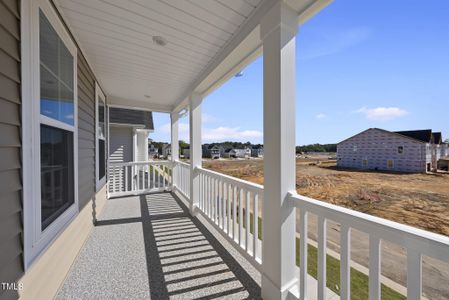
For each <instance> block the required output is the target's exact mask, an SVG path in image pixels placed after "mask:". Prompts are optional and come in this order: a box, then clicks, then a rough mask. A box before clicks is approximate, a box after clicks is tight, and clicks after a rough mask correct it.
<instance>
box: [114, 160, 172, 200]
mask: <svg viewBox="0 0 449 300" xmlns="http://www.w3.org/2000/svg"><path fill="white" fill-rule="evenodd" d="M172 180H173V174H172V163H171V162H170V161H144V162H126V163H110V164H109V166H108V182H109V196H110V197H117V196H127V195H136V194H143V193H149V192H160V191H165V190H167V189H170V188H171V186H172Z"/></svg>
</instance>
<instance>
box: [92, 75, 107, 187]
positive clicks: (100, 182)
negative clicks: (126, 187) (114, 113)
mask: <svg viewBox="0 0 449 300" xmlns="http://www.w3.org/2000/svg"><path fill="white" fill-rule="evenodd" d="M100 97H101V98H103V99H104V101H103V104H104V114H105V115H104V130H105V132H104V134H105V137H104V146H105V147H106V145H108V144H107V142H108V141H107V140H106V139H107V134H108V132H109V130H107V124H108V122H107V113H106V111H107V107H106V96H105V95H104V93H103V91H102V90H101V88H100V86H99V85H98V83H97V82H95V187H96V191H97V192H98V191H99V190H100V189H101V188H102V187H103V186H104V185H105V184H106V177H107V174H106V173H107V165H108V164H107V161H108V158H107V157H108V153H107V152H106V149H105V153H104V155H105V160H106V161H105V164H104V165H105V168H106V170H105V173H104V177H103V178H101V179H100V178H98V177H99V176H100V175H99V174H100V164H99V158H100V157H99V156H100V154H99V150H100V148H99V143H98V139H99V138H100V137H99V136H98V128H99V126H98V120H99V109H98V102H99V99H100ZM106 130H107V132H106ZM108 149H109V148H108Z"/></svg>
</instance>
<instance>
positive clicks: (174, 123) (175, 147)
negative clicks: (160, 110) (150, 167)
mask: <svg viewBox="0 0 449 300" xmlns="http://www.w3.org/2000/svg"><path fill="white" fill-rule="evenodd" d="M170 121H171V162H172V164H173V169H172V170H173V171H172V186H175V187H176V186H177V185H178V182H176V181H177V180H178V168H177V166H176V161H178V160H179V125H178V124H179V113H178V112H172V113H171V114H170Z"/></svg>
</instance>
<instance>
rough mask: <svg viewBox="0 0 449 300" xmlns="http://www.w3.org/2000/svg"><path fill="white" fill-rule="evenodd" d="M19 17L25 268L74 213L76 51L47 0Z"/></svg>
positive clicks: (32, 3) (30, 5) (29, 3)
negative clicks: (21, 37) (21, 62)
mask: <svg viewBox="0 0 449 300" xmlns="http://www.w3.org/2000/svg"><path fill="white" fill-rule="evenodd" d="M23 5H24V6H27V7H26V9H27V11H29V14H27V15H25V16H24V17H23V20H22V30H23V31H24V32H25V33H26V34H25V35H24V36H23V39H22V57H23V59H24V60H25V63H24V64H22V68H23V70H22V72H23V74H25V76H23V78H22V79H23V81H22V93H24V97H23V105H22V112H23V114H24V117H23V124H22V125H23V135H24V137H23V151H24V155H23V159H24V163H23V168H24V175H23V176H24V195H26V196H24V206H25V207H24V212H25V216H24V243H25V245H24V246H25V259H26V260H25V267H26V268H27V267H28V266H29V265H30V264H31V263H32V261H33V260H34V259H35V258H36V257H37V256H38V255H39V253H40V252H41V251H42V250H43V249H45V247H46V246H47V245H48V244H49V243H50V242H51V241H52V240H53V239H54V238H55V237H56V236H57V234H58V233H59V232H60V231H61V230H62V229H63V228H64V226H66V225H67V224H68V222H69V221H70V220H71V219H72V218H73V216H74V215H75V214H76V213H77V212H78V170H77V166H78V162H77V158H78V152H77V149H78V142H77V137H78V130H77V127H78V122H77V115H78V112H77V74H76V70H77V67H76V66H77V49H76V46H75V44H74V43H73V41H72V40H71V38H70V36H69V34H68V33H67V31H66V30H65V28H64V26H63V25H62V23H61V22H60V19H59V17H58V15H57V13H56V12H55V11H54V9H53V7H52V6H51V5H50V3H49V2H48V1H43V0H36V1H25V2H24V4H23Z"/></svg>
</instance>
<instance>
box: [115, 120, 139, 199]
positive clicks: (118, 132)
mask: <svg viewBox="0 0 449 300" xmlns="http://www.w3.org/2000/svg"><path fill="white" fill-rule="evenodd" d="M110 130H111V132H110V137H109V138H110V142H109V143H110V147H111V153H110V156H109V162H110V163H120V162H130V161H133V130H132V128H131V127H111V128H110ZM112 172H114V178H115V180H114V181H113V182H109V191H110V192H113V190H115V191H117V190H123V188H124V184H125V174H124V172H123V170H122V168H119V169H117V170H115V169H114V170H112ZM113 185H114V187H113Z"/></svg>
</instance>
